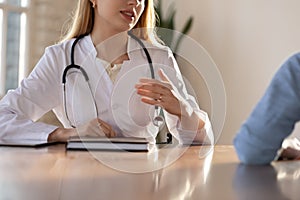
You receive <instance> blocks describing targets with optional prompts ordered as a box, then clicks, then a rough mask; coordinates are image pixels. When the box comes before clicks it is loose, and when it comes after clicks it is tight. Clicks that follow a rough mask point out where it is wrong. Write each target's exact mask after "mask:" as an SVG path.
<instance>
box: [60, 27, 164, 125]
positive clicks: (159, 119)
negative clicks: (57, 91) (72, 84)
mask: <svg viewBox="0 0 300 200" xmlns="http://www.w3.org/2000/svg"><path fill="white" fill-rule="evenodd" d="M128 35H129V36H130V37H132V38H133V39H134V40H136V41H137V42H138V43H139V45H140V46H141V47H142V48H143V50H144V53H145V55H146V57H147V61H148V64H149V69H150V73H151V78H152V79H155V75H154V67H153V63H152V59H151V56H150V54H149V52H148V50H147V48H146V47H145V45H144V43H143V42H142V41H141V40H140V39H139V38H138V37H136V36H135V35H134V34H133V33H132V32H130V31H129V32H128ZM85 36H86V35H80V36H79V37H77V38H76V39H75V41H74V42H73V44H72V47H71V64H70V65H68V66H67V67H66V68H65V69H64V71H63V75H62V84H63V101H64V110H65V113H66V117H67V120H68V121H69V124H70V125H71V127H73V128H76V126H75V125H74V124H72V122H71V120H70V118H69V115H68V110H67V100H66V82H67V73H68V71H69V70H70V69H78V70H79V71H80V72H81V74H82V75H83V77H84V79H85V81H86V82H87V84H88V87H89V90H90V93H91V96H92V97H93V103H94V106H95V109H96V113H98V109H97V105H96V101H95V97H94V95H93V93H92V89H91V85H90V83H89V77H88V75H87V73H86V71H85V70H84V69H83V68H82V67H81V66H79V65H76V64H75V61H74V51H75V46H76V44H77V43H78V41H79V40H80V39H82V38H83V37H85ZM154 112H155V113H154V114H155V117H154V118H153V119H152V123H153V125H154V126H157V127H159V128H160V127H162V125H163V124H164V123H165V120H164V117H163V114H162V113H161V112H160V109H159V107H158V106H155V111H154Z"/></svg>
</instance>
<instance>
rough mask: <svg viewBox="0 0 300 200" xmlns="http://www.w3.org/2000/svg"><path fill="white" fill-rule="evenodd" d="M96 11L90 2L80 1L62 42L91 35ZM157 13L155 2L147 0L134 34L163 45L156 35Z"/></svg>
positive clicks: (88, 0)
mask: <svg viewBox="0 0 300 200" xmlns="http://www.w3.org/2000/svg"><path fill="white" fill-rule="evenodd" d="M94 17H95V11H94V8H93V6H92V3H91V1H90V0H79V1H78V3H77V8H76V10H75V13H74V15H73V16H72V19H71V23H70V25H69V26H68V27H67V31H66V33H65V34H63V36H62V39H61V42H63V41H65V40H69V39H72V38H76V37H78V36H80V35H87V34H90V33H91V32H92V30H93V26H94ZM156 17H157V15H156V12H155V9H154V2H153V0H145V9H144V12H143V13H142V15H141V17H140V19H139V21H138V22H137V24H136V25H135V27H134V28H133V31H132V32H133V33H134V34H135V35H136V36H138V37H139V38H141V39H144V40H147V41H149V42H151V43H161V40H160V39H159V38H158V37H157V35H156V30H155V29H156V27H155V24H156Z"/></svg>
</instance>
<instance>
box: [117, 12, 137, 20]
mask: <svg viewBox="0 0 300 200" xmlns="http://www.w3.org/2000/svg"><path fill="white" fill-rule="evenodd" d="M120 13H121V14H122V15H123V16H124V17H125V18H126V19H127V20H129V21H132V20H134V18H135V14H134V11H132V10H121V11H120Z"/></svg>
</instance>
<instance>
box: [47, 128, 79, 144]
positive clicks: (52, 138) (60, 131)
mask: <svg viewBox="0 0 300 200" xmlns="http://www.w3.org/2000/svg"><path fill="white" fill-rule="evenodd" d="M75 135H76V131H75V129H73V128H71V129H66V128H57V129H55V130H54V131H53V132H52V133H50V134H49V136H48V142H66V141H67V140H68V139H69V137H71V136H75Z"/></svg>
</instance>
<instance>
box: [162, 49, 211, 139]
mask: <svg viewBox="0 0 300 200" xmlns="http://www.w3.org/2000/svg"><path fill="white" fill-rule="evenodd" d="M165 65H166V66H169V67H173V71H174V72H170V73H168V72H166V73H167V76H169V78H170V81H171V84H172V85H173V88H175V90H176V91H175V93H176V94H177V97H178V98H180V99H181V101H182V102H184V104H185V105H186V108H185V109H186V110H187V112H189V113H195V114H196V115H197V116H198V117H199V118H200V119H201V120H203V121H204V123H205V125H204V127H203V128H202V129H201V130H196V129H195V130H194V131H191V130H184V129H182V127H181V125H180V121H179V119H178V117H177V116H174V115H171V114H169V113H168V112H166V111H164V115H165V120H166V124H167V126H168V128H169V131H170V132H171V134H172V135H173V136H174V137H175V138H176V139H177V140H178V141H179V143H181V144H191V143H192V142H193V141H195V138H196V136H197V135H203V136H204V141H202V142H205V143H207V144H213V143H214V136H213V131H212V127H211V123H210V120H209V117H208V115H207V113H206V112H205V111H203V110H201V109H200V108H199V105H198V104H197V102H196V100H195V98H194V97H193V96H192V95H190V94H188V92H187V89H186V87H185V83H184V81H183V78H182V75H181V72H180V70H179V67H178V64H177V62H176V60H175V58H174V56H173V54H172V52H171V51H169V56H168V59H167V63H165ZM197 124H198V122H197Z"/></svg>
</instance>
